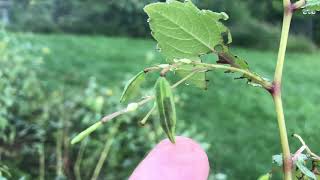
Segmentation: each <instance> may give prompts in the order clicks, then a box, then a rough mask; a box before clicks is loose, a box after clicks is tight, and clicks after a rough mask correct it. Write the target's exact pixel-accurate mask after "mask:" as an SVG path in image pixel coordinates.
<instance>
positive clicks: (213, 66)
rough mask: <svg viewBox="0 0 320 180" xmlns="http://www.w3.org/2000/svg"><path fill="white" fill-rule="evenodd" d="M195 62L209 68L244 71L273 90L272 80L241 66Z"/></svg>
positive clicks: (254, 80)
mask: <svg viewBox="0 0 320 180" xmlns="http://www.w3.org/2000/svg"><path fill="white" fill-rule="evenodd" d="M194 64H197V65H201V66H205V67H207V68H209V69H208V70H211V69H224V70H229V71H232V72H238V73H242V74H244V75H246V76H248V78H249V79H251V80H252V81H253V82H255V83H257V84H260V85H261V86H262V87H264V88H265V89H267V90H271V89H272V86H273V85H272V83H271V82H269V81H267V80H265V79H263V78H261V77H260V76H258V75H256V74H254V73H252V72H250V71H248V70H245V69H240V68H236V67H231V66H226V65H221V64H207V63H201V62H194Z"/></svg>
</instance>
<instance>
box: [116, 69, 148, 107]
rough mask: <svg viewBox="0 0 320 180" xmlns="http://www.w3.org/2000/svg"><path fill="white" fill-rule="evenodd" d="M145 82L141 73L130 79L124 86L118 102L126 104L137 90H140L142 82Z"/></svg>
mask: <svg viewBox="0 0 320 180" xmlns="http://www.w3.org/2000/svg"><path fill="white" fill-rule="evenodd" d="M144 80H145V73H144V72H143V71H141V72H139V73H138V74H137V75H135V76H134V77H133V78H132V79H130V80H129V82H128V83H127V85H126V86H125V88H124V90H123V93H122V95H121V98H120V102H121V103H122V102H126V101H128V100H129V99H131V98H133V96H134V95H135V94H136V92H137V90H138V89H139V88H140V86H141V84H142V82H143V81H144Z"/></svg>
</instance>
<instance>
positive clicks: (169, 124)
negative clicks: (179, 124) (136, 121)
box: [155, 77, 177, 143]
mask: <svg viewBox="0 0 320 180" xmlns="http://www.w3.org/2000/svg"><path fill="white" fill-rule="evenodd" d="M155 89H156V103H157V107H158V111H159V114H160V122H161V127H162V129H163V131H164V132H165V133H166V134H167V136H168V138H169V139H170V141H171V142H172V143H175V126H176V121H177V117H176V109H175V104H174V100H173V94H172V89H171V86H170V84H169V82H168V81H167V80H166V78H164V77H160V78H159V79H158V81H157V83H156V87H155Z"/></svg>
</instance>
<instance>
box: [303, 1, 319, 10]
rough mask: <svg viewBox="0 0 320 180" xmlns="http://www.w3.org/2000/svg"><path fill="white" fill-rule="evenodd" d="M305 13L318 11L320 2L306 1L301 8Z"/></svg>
mask: <svg viewBox="0 0 320 180" xmlns="http://www.w3.org/2000/svg"><path fill="white" fill-rule="evenodd" d="M303 8H304V9H305V10H307V11H311V12H312V11H320V0H307V1H306V5H305V6H304V7H303Z"/></svg>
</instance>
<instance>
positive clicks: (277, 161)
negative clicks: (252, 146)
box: [272, 154, 283, 167]
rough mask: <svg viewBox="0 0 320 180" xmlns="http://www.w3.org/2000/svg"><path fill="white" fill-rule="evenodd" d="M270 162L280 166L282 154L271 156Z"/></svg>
mask: <svg viewBox="0 0 320 180" xmlns="http://www.w3.org/2000/svg"><path fill="white" fill-rule="evenodd" d="M272 163H274V164H277V165H278V166H280V167H282V164H283V160H282V155H281V154H277V155H273V156H272Z"/></svg>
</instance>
